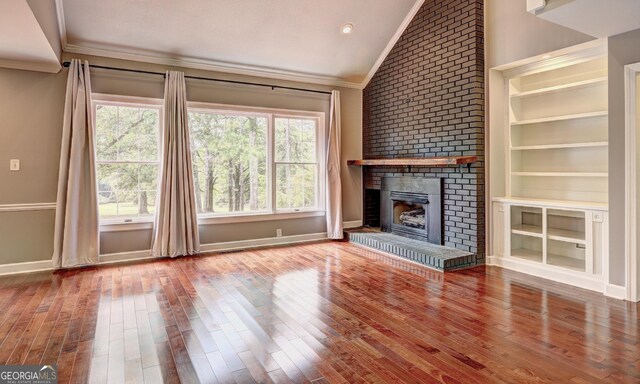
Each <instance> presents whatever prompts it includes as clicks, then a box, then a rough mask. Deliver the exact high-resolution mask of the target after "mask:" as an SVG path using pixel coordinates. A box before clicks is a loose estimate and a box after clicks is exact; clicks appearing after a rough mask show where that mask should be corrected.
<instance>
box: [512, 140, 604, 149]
mask: <svg viewBox="0 0 640 384" xmlns="http://www.w3.org/2000/svg"><path fill="white" fill-rule="evenodd" d="M607 146H609V142H607V141H595V142H590V143H569V144H546V145H522V146H515V147H511V150H512V151H541V150H545V149H565V148H592V147H607Z"/></svg>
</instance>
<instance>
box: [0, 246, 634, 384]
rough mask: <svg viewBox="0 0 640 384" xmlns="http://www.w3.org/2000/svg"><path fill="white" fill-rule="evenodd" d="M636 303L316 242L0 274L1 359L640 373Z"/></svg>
mask: <svg viewBox="0 0 640 384" xmlns="http://www.w3.org/2000/svg"><path fill="white" fill-rule="evenodd" d="M639 326H640V323H639V320H638V305H637V304H631V303H625V302H621V301H617V300H612V299H608V298H605V297H604V296H602V295H600V294H596V293H592V292H587V291H583V290H579V289H575V288H570V287H567V286H563V285H561V284H557V283H550V282H547V281H545V280H542V279H536V278H531V277H529V276H525V275H522V274H518V273H515V272H509V271H506V270H502V269H498V268H490V267H487V268H484V267H479V268H474V269H471V270H465V271H459V272H455V273H448V274H442V273H441V272H436V271H432V270H428V269H426V268H423V267H420V266H417V265H415V264H413V263H410V262H406V261H402V260H399V259H397V258H393V257H389V256H385V255H383V254H380V253H377V252H372V251H368V250H364V249H361V248H356V247H354V246H352V245H349V244H346V243H322V244H311V245H303V246H295V247H283V248H276V249H269V250H267V249H264V250H256V251H247V252H237V253H229V254H222V255H213V256H210V257H188V258H180V259H175V260H157V261H153V262H148V263H142V264H131V265H121V266H111V267H104V268H95V269H84V270H74V271H65V272H59V273H55V274H51V273H42V274H33V275H23V276H11V277H0V343H1V344H0V346H1V348H0V364H23V363H31V364H44V363H46V364H51V363H56V362H57V364H58V365H59V367H60V382H61V383H66V382H78V383H84V382H92V383H125V382H130V383H162V382H166V383H172V382H183V383H197V382H203V383H218V382H220V383H252V382H266V383H268V382H277V383H280V382H312V381H318V382H337V383H345V382H347V383H351V382H492V383H493V382H507V383H513V382H533V381H536V382H589V383H595V382H606V381H609V382H639V381H640V360H639V359H640V343H639V342H638V334H639V331H640V330H639Z"/></svg>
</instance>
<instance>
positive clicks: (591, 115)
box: [511, 111, 609, 126]
mask: <svg viewBox="0 0 640 384" xmlns="http://www.w3.org/2000/svg"><path fill="white" fill-rule="evenodd" d="M608 115H609V112H608V111H596V112H586V113H575V114H571V115H557V116H550V117H541V118H537V119H528V120H520V121H513V122H511V125H512V126H513V125H532V124H542V123H553V122H556V121H565V120H579V119H592V118H596V117H606V116H608Z"/></svg>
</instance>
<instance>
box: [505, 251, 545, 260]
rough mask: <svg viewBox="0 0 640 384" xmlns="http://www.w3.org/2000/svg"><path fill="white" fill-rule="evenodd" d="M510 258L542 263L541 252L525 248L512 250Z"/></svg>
mask: <svg viewBox="0 0 640 384" xmlns="http://www.w3.org/2000/svg"><path fill="white" fill-rule="evenodd" d="M511 257H516V258H518V259H524V260H529V261H535V262H538V263H542V251H534V250H531V249H526V248H519V249H512V250H511Z"/></svg>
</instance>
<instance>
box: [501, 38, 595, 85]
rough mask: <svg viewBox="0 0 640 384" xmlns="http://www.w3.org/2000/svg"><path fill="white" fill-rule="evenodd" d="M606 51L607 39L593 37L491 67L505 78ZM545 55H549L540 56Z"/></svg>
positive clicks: (583, 59) (579, 60)
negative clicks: (551, 50)
mask: <svg viewBox="0 0 640 384" xmlns="http://www.w3.org/2000/svg"><path fill="white" fill-rule="evenodd" d="M606 53H607V40H606V39H594V40H591V41H588V42H586V43H582V44H578V45H574V46H571V47H567V48H563V49H559V50H557V51H553V52H549V53H546V54H543V55H536V56H532V57H529V58H526V59H522V60H518V61H516V62H513V63H508V64H504V65H500V66H497V67H494V68H491V69H492V70H497V71H500V72H502V73H503V76H505V78H512V77H515V76H524V75H531V74H534V73H539V72H544V71H548V70H550V69H556V68H561V67H564V66H568V65H572V64H577V63H580V62H584V61H588V60H591V59H593V58H595V57H598V56H603V55H605V54H606ZM545 56H549V57H548V58H542V57H545Z"/></svg>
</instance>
